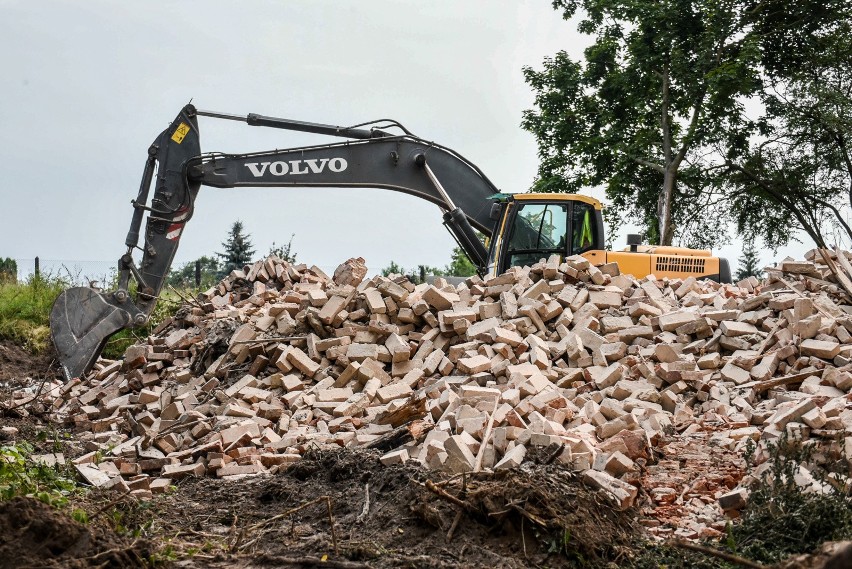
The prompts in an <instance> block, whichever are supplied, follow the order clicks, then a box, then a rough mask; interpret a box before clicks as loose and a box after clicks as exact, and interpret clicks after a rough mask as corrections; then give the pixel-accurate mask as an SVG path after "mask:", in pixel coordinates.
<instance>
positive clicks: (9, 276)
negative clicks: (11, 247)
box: [0, 257, 18, 284]
mask: <svg viewBox="0 0 852 569" xmlns="http://www.w3.org/2000/svg"><path fill="white" fill-rule="evenodd" d="M17 281H18V263H17V261H15V259H10V258H9V257H6V258H5V259H4V258H2V257H0V284H2V283H16V282H17Z"/></svg>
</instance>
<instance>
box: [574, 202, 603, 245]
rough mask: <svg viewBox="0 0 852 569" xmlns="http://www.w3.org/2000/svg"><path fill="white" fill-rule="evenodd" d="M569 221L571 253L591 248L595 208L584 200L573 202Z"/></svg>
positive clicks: (595, 230)
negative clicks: (572, 212)
mask: <svg viewBox="0 0 852 569" xmlns="http://www.w3.org/2000/svg"><path fill="white" fill-rule="evenodd" d="M571 222H572V225H571V254H572V255H577V254H579V253H584V252H585V251H588V250H590V249H593V248H594V246H595V242H596V239H595V237H596V233H597V225H596V223H595V208H594V207H593V206H592V205H590V204H587V203H585V202H579V201H576V202H574V214H573V216H572V219H571Z"/></svg>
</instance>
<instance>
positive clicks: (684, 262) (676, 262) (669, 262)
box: [656, 257, 705, 273]
mask: <svg viewBox="0 0 852 569" xmlns="http://www.w3.org/2000/svg"><path fill="white" fill-rule="evenodd" d="M704 261H705V259H704V258H703V257H657V269H656V270H657V272H664V271H665V272H671V273H703V272H704Z"/></svg>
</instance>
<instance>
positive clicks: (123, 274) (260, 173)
mask: <svg viewBox="0 0 852 569" xmlns="http://www.w3.org/2000/svg"><path fill="white" fill-rule="evenodd" d="M199 115H202V116H209V117H215V118H221V119H230V120H240V121H244V122H246V123H247V124H249V125H253V126H267V127H274V128H282V129H287V130H295V131H302V132H313V133H319V134H327V135H331V136H339V137H344V138H348V139H355V140H349V141H347V142H342V143H338V144H328V145H319V146H309V147H302V148H292V149H286V150H275V151H270V152H257V153H251V154H221V153H212V154H201V151H200V136H199V130H198V119H197V117H198V116H199ZM382 123H383V125H382V128H398V129H399V130H401V131H402V132H403V134H401V135H391V134H389V133H388V132H386V131H385V130H382V129H380V128H372V129H366V128H360V127H361V126H363V125H356V126H353V127H337V126H332V125H323V124H318V123H306V122H302V121H294V120H289V119H278V118H274V117H265V116H261V115H247V116H245V117H240V116H237V115H228V114H224V113H213V112H208V111H197V110H196V109H195V107H193V106H192V105H187V106H186V107H184V108H183V109H182V110H181V112H180V113H179V114H178V116H177V117H176V118H175V120H174V121H173V122H172V123H171V125H170V126H169V127H168V128H167V129H166V130H164V131H163V132H162V133H161V134H160V135H159V136H158V137H157V139H156V140H155V141H154V143H153V144H152V145H151V147H150V148H149V156H148V159H147V160H146V163H145V169H144V171H143V176H142V183H141V185H140V189H139V194H138V196H137V198H136V200H134V201H133V202H132V204H133V207H134V208H135V211H134V214H133V217H132V220H131V224H130V230H129V231H128V234H127V238H126V240H125V244H126V246H127V252H126V253H125V254H124V255H123V256H122V257H121V259H120V260H119V284H118V290H116V291H113V292H109V293H101V292H97V291H94V290H93V289H90V288H87V287H77V288H72V289H68V290H67V291H65V292H64V293H63V294H61V295H60V297H59V298H58V299H57V301H56V302H55V303H54V306H53V309H52V310H51V334H52V336H53V340H54V344H55V346H56V348H57V352H58V354H59V359H60V361H61V362H62V365H63V368H64V371H65V375H66V377H67V378H69V379H70V378H72V377H78V376H81V375H83V374H84V373H85V372H86V371H88V370H89V369H90V368H91V366H92V365H93V364H94V362H95V360H96V359H97V356H98V355H99V354H100V352H101V350H102V348H103V346H104V345H105V343H106V340H107V339H108V338H109V337H110V336H111V335H112V334H114V333H115V332H117V331H118V330H120V329H121V328H126V327H132V326H139V325H142V324H144V323H145V322H146V321H147V317H148V316H149V315H150V314H151V312H152V311H153V309H154V305H155V304H156V301H157V298H158V296H159V293H160V291H161V290H162V288H163V285H164V284H165V279H166V275H167V274H168V271H169V268H170V267H171V264H172V260H173V259H174V255H175V253H176V251H177V247H178V244H179V242H180V237H181V235H182V232H183V229H184V226H185V224H186V223H187V222H188V221H189V220H190V219H191V217H192V213H193V205H194V202H195V198H196V195H197V194H198V190H199V188H200V187H201V186H202V185H206V186H213V187H220V188H236V187H242V186H261V187H263V186H275V187H288V186H302V187H305V186H307V187H311V186H317V187H340V188H350V187H372V188H383V189H388V190H393V191H399V192H403V193H406V194H409V195H413V196H416V197H419V198H421V199H425V200H427V201H429V202H432V203H434V204H436V205H438V206H439V207H440V208H441V209H442V210H443V212H444V214H443V219H444V225H445V226H446V227H447V229H448V230H449V231H450V232H451V233H452V234H453V236H454V237H455V239H456V241H457V242H458V243H459V245H460V246H461V247H462V249H463V250H464V251H465V253H467V255H468V257H469V258H470V259H471V261H472V262H473V263H474V264H475V265H476V266H477V267H478V268H479V269H480V270H483V269H484V267H485V264H486V262H487V251H486V249H485V247H484V245H483V244H482V242H481V241H480V240H479V238H478V237H477V235H476V230H479V231H480V232H482V233H484V234H485V235H486V236H488V237H490V236H491V232H492V223H493V222H492V218H491V209H492V208H491V205H492V204H491V201H490V200H489V198H490V197H491V196H493V195H494V194H497V193H498V190H497V188H495V187H494V185H493V184H492V183H491V182H490V181H489V180H488V178H487V177H485V175H484V174H483V173H482V172H481V171H480V170H479V169H478V168H477V167H476V166H475V165H473V164H472V163H471V162H469V161H468V160H466V159H464V158H463V157H462V156H460V155H459V154H457V153H456V152H454V151H452V150H450V149H448V148H445V147H443V146H440V145H438V144H435V143H431V142H428V141H425V140H422V139H420V138H418V137H416V136H414V135H412V134H411V133H410V132H408V131H407V130H405V129H404V128H403V127H402V126H401V125H399V123H396V122H394V121H382ZM155 166H156V168H155ZM155 170H156V174H155ZM152 183H153V185H154V194H153V196H152V198H151V200H150V205H148V195H149V192H150V187H151V185H152ZM146 211H147V212H148V217H147V222H146V226H145V231H144V234H142V235H140V230H141V225H142V221H143V217H144V214H145V212H146ZM140 236H142V237H143V243H142V245H141V249H142V251H143V254H142V260H141V263H140V264H139V266H138V267H137V266H136V264H135V263H134V260H133V256H132V252H133V250H134V249H135V248H138V247H139V243H138V242H139V238H140ZM131 276H132V277H133V278H134V279H135V280H136V281H137V294H136V297H135V298H130V294H129V292H128V291H129V290H130V288H131V287H130V286H129V284H130V283H129V281H130V278H131Z"/></svg>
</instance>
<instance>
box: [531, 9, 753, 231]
mask: <svg viewBox="0 0 852 569" xmlns="http://www.w3.org/2000/svg"><path fill="white" fill-rule="evenodd" d="M553 5H554V7H555V8H557V9H558V10H561V11H562V12H563V17H564V18H565V19H568V18H571V17H572V16H574V15H575V14H582V15H583V16H584V18H583V20H582V21H581V22H580V24H579V30H580V32H582V33H585V34H590V35H593V36H594V37H595V41H594V43H593V44H592V45H591V46H590V47H589V48H587V49H586V51H585V54H584V60H583V61H579V62H578V61H574V60H572V59H571V57H570V56H569V55H568V54H567V53H565V52H559V53H558V54H557V55H556V56H554V57H552V58H547V59H545V61H544V67H543V69H541V70H535V69H532V68H530V67H527V68H525V69H524V75H525V77H526V80H527V82H528V83H529V84H530V86H531V87H532V88H533V90H534V91H535V93H536V107H537V108H536V109H535V110H529V111H526V112H525V113H524V120H523V123H522V126H523V127H524V128H525V129H527V130H529V131H530V132H532V133H533V134H534V135H535V136H536V138H537V139H538V144H539V156H540V159H541V165H540V167H539V175H538V180H537V182H536V184H535V186H534V190H536V191H577V190H579V189H581V188H583V187H586V186H597V185H603V186H605V187H606V192H607V197H608V198H609V199H610V201H611V208H612V211H611V212H610V213H611V214H612V215H611V216H610V217H609V219H610V221H614V220H623V221H628V220H629V221H632V222H634V223H638V224H640V225H643V226H644V227H645V230H646V233H647V235H648V238H649V240H650V241H651V242H652V243H661V244H665V245H668V244H671V243H672V241H673V240H674V239H678V240H680V241H686V242H691V243H696V244H700V245H710V244H714V243H718V242H720V241H721V240H722V239H723V238H724V233H723V232H720V231H719V223H718V219H717V218H715V217H712V218H711V217H710V216H698V217H696V216H694V215H693V209H694V204H695V202H696V201H699V202H700V203H702V204H703V205H704V206H705V207H708V203H707V200H708V198H709V196H708V194H707V192H706V191H705V190H706V189H707V188H706V186H707V181H708V176H707V174H706V169H707V168H708V167H709V166H710V164H708V163H707V158H706V157H705V154H707V150H708V148H712V147H714V146H717V145H721V146H723V147H724V148H726V149H727V151H729V152H732V153H734V154H736V153H737V152H738V151H739V150H740V149H741V147H742V145H743V140H745V139H746V138H747V137H748V135H749V133H750V132H751V131H752V129H753V124H752V123H751V122H750V121H749V120H748V119H747V118H746V117H745V114H744V112H743V109H742V104H741V101H742V99H743V98H745V97H749V96H751V95H752V94H754V93H755V92H756V91H757V89H758V88H759V86H760V81H759V67H758V63H759V50H758V45H757V43H756V42H755V41H754V39H753V38H752V37H750V36H749V35H747V34H744V33H743V32H744V30H745V24H744V21H743V18H744V14H745V12H746V11H747V8H748V6H747V4H746V2H744V1H739V0H667V1H658V0H555V1H554V2H553Z"/></svg>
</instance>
